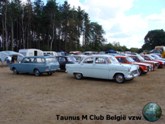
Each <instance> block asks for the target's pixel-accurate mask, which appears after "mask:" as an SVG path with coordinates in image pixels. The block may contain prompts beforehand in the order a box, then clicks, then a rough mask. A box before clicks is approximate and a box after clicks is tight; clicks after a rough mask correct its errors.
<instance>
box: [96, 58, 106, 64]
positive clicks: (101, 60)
mask: <svg viewBox="0 0 165 124" xmlns="http://www.w3.org/2000/svg"><path fill="white" fill-rule="evenodd" d="M95 63H96V64H106V60H105V58H103V57H96V58H95Z"/></svg>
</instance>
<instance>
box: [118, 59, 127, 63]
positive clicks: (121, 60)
mask: <svg viewBox="0 0 165 124" xmlns="http://www.w3.org/2000/svg"><path fill="white" fill-rule="evenodd" d="M117 60H118V61H119V62H120V63H126V62H127V61H126V60H125V58H117Z"/></svg>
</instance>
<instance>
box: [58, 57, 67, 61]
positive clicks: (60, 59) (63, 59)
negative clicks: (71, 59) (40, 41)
mask: <svg viewBox="0 0 165 124" xmlns="http://www.w3.org/2000/svg"><path fill="white" fill-rule="evenodd" d="M58 60H59V62H65V61H66V60H65V58H64V57H59V58H58Z"/></svg>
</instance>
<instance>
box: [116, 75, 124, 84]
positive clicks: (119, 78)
mask: <svg viewBox="0 0 165 124" xmlns="http://www.w3.org/2000/svg"><path fill="white" fill-rule="evenodd" d="M115 81H116V82H117V83H123V82H124V81H125V78H124V75H123V74H116V75H115Z"/></svg>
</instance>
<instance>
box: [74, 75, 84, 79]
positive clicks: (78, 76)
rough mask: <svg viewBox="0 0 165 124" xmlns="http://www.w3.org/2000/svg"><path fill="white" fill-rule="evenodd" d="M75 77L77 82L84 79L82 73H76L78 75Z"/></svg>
mask: <svg viewBox="0 0 165 124" xmlns="http://www.w3.org/2000/svg"><path fill="white" fill-rule="evenodd" d="M74 76H75V78H76V79H77V80H80V79H82V77H83V75H82V74H81V73H76V74H74Z"/></svg>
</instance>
